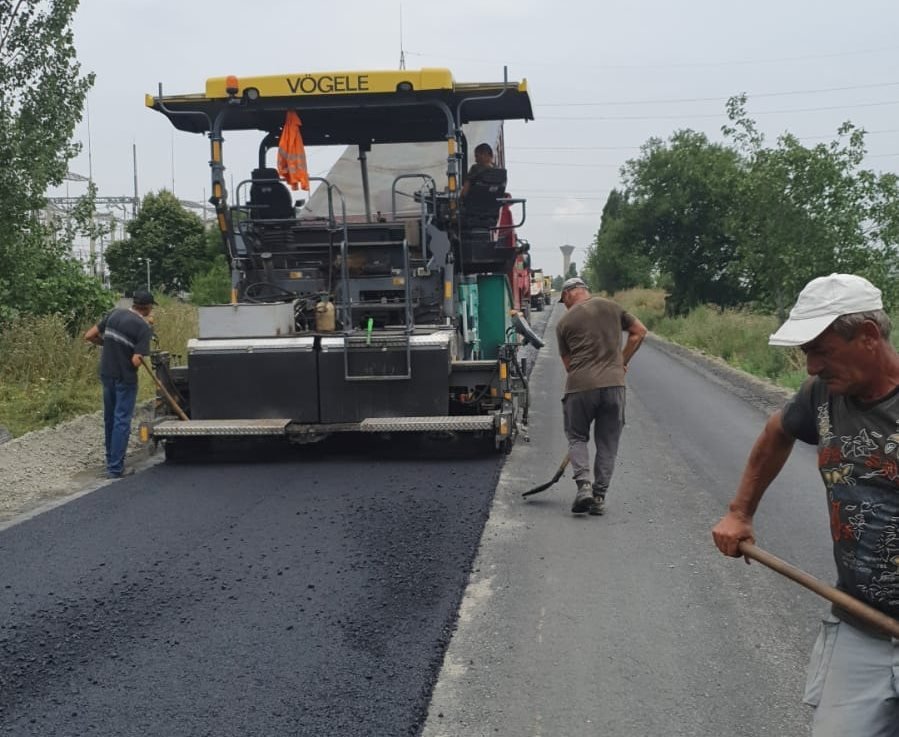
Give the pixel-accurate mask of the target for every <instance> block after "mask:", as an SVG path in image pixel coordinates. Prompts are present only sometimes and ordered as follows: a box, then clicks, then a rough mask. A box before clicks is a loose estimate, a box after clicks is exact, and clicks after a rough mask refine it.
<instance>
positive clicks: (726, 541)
mask: <svg viewBox="0 0 899 737" xmlns="http://www.w3.org/2000/svg"><path fill="white" fill-rule="evenodd" d="M782 419H783V415H782V414H781V412H775V413H774V414H773V415H771V417H770V418H768V422H767V423H766V424H765V429H764V430H762V433H761V435H759V436H758V438H757V439H756V441H755V444H754V445H753V446H752V451H751V452H750V453H749V460H748V461H747V462H746V468H744V469H743V476H742V478H741V479H740V485H739V486H738V487H737V494H736V496H735V497H734V499H733V501H732V502H731V503H730V505H729V506H728V511H727V514H725V515H724V517H722V518H721V521H720V522H718V524H717V525H715V527H714V529H713V530H712V537H713V538H714V539H715V545H717V546H718V549H719V550H720V551H721V552H722V553H724V554H725V555H731V556H738V555H739V554H740V550H739V545H740V542H741V541H743V540H748V541H749V542H754V541H755V536H754V535H753V531H752V518H753V516H754V515H755V510H756V509H757V508H758V505H759V502H760V501H761V500H762V496H763V495H764V493H765V491H766V490H767V489H768V487H769V486H770V485H771V482H772V481H774V479H775V478H777V474H779V473H780V471H781V469H782V468H783V467H784V464H785V463H786V462H787V458H789V457H790V452H791V451H792V450H793V443H794V442H795V440H794V439H793V437H792V436H790V435H789V434H787V432H786V431H785V430H784V429H783V422H782Z"/></svg>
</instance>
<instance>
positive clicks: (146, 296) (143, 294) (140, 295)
mask: <svg viewBox="0 0 899 737" xmlns="http://www.w3.org/2000/svg"><path fill="white" fill-rule="evenodd" d="M131 303H132V304H134V305H136V306H138V307H144V306H146V305H155V304H156V300H155V299H153V295H152V294H150V292H148V291H147V290H146V289H135V290H134V296H133V297H132V298H131Z"/></svg>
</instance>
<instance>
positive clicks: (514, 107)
mask: <svg viewBox="0 0 899 737" xmlns="http://www.w3.org/2000/svg"><path fill="white" fill-rule="evenodd" d="M146 104H147V106H148V107H150V108H152V109H154V110H156V111H158V112H160V113H162V114H163V115H165V116H167V117H168V119H169V120H170V121H171V123H172V125H174V126H175V127H176V128H178V129H180V130H182V131H186V132H190V133H194V134H199V135H207V136H208V137H209V139H210V142H211V156H210V166H211V178H212V198H211V202H212V203H213V204H214V205H215V208H216V217H217V222H218V226H219V229H220V231H221V234H222V242H223V248H224V249H225V251H226V254H227V257H228V260H229V262H230V264H231V274H232V299H231V304H227V305H211V306H207V307H201V308H200V315H199V318H200V319H199V337H198V338H196V339H194V340H191V341H190V343H189V345H188V356H187V365H186V366H173V365H170V359H169V356H168V355H167V354H164V353H160V354H156V355H155V356H154V368H155V369H156V372H157V375H158V376H159V377H160V378H161V379H162V381H163V383H164V385H165V387H166V393H168V394H170V395H171V396H172V397H173V399H172V400H170V401H169V400H166V401H163V398H164V395H163V397H161V398H160V402H159V405H158V406H159V407H160V412H159V416H158V417H157V419H156V420H154V421H153V422H152V423H148V424H147V425H145V426H144V427H143V428H142V435H143V437H144V438H145V439H152V440H154V441H156V442H163V443H164V447H165V450H166V454H167V457H178V456H183V455H187V456H192V455H193V454H194V453H195V452H197V451H200V452H202V451H203V450H204V449H205V448H206V447H207V446H208V445H209V444H210V443H211V442H213V441H215V440H216V439H219V438H222V437H228V438H247V437H250V436H252V437H259V436H266V437H269V438H272V437H280V438H286V439H287V440H289V441H291V442H294V443H308V442H316V441H319V440H321V439H323V438H326V437H328V436H330V435H333V434H335V433H347V432H355V433H377V434H378V435H384V434H390V435H392V434H394V433H425V434H429V435H431V436H434V435H437V436H439V437H450V436H452V437H458V436H460V435H461V436H467V437H475V438H481V439H483V440H484V441H486V442H487V443H489V445H490V447H493V448H496V449H500V450H508V449H509V448H510V447H511V444H512V442H513V441H514V439H515V438H516V436H518V435H521V434H524V433H525V432H526V428H527V415H528V386H527V378H526V376H527V371H526V367H525V366H524V365H523V361H522V360H521V359H520V357H519V355H518V353H519V349H520V347H521V344H522V342H523V341H527V342H530V343H532V344H533V345H535V346H536V347H540V346H541V345H542V342H541V341H540V339H539V337H537V336H536V335H535V334H534V333H533V331H532V330H531V329H530V327H529V325H528V324H527V322H526V320H524V319H523V318H522V316H521V315H520V314H519V313H518V311H516V310H515V307H516V305H518V304H522V306H523V307H525V308H526V307H527V305H528V302H529V290H530V279H529V276H528V277H526V281H524V280H523V279H521V277H520V275H517V273H516V271H521V269H522V267H524V266H526V265H527V253H526V248H524V247H523V246H522V244H521V243H519V241H518V239H517V238H516V236H515V229H516V228H517V227H518V226H520V225H521V224H522V223H523V222H524V220H525V214H526V213H525V200H523V199H512V198H510V197H508V196H507V195H506V171H505V169H504V168H503V162H504V156H505V150H504V149H505V146H504V138H503V121H504V120H510V119H517V120H530V119H532V118H533V113H532V110H531V102H530V97H529V95H528V89H527V83H526V82H524V81H522V82H510V81H508V79H504V80H503V81H502V82H496V83H487V84H460V83H457V82H455V81H454V80H453V77H452V75H451V73H450V72H449V70H447V69H422V70H418V71H413V70H400V71H372V72H339V73H313V74H300V75H297V74H288V75H274V76H266V77H253V78H241V79H238V78H236V77H224V78H213V79H209V80H207V82H206V87H205V90H204V91H203V92H200V93H196V94H185V95H164V94H163V92H162V88H161V85H160V89H159V94H158V95H157V96H150V95H148V96H147V100H146ZM233 130H256V131H259V132H260V142H259V147H258V155H257V157H256V161H254V162H250V163H249V165H248V166H246V171H247V172H248V174H249V176H247V178H246V179H244V180H243V181H241V182H240V183H239V184H238V185H237V187H236V188H235V191H234V192H228V191H227V190H226V187H225V178H224V169H225V166H224V157H223V142H224V134H225V132H226V131H233ZM480 142H489V143H490V144H491V146H492V147H493V149H494V151H495V153H496V163H497V166H496V167H495V168H488V169H486V170H484V171H482V172H480V173H479V174H478V175H477V176H472V177H471V178H467V176H466V172H467V171H468V165H469V164H470V163H471V161H472V158H473V157H472V153H473V149H474V147H475V145H476V144H477V143H480ZM317 146H345V147H346V151H345V152H344V154H343V156H341V158H340V159H339V160H338V161H337V163H336V164H335V165H334V167H333V168H332V170H331V171H330V173H329V174H328V176H327V177H325V178H318V177H310V176H309V175H308V168H307V165H306V157H307V152H308V151H310V150H314V148H315V147H317ZM273 164H277V166H275V165H273ZM310 182H311V183H312V185H317V186H316V188H315V189H314V191H312V193H311V196H309V197H308V198H307V197H306V196H303V197H302V198H301V199H299V200H295V199H294V194H293V193H292V191H291V189H288V186H287V183H289V184H290V185H291V186H292V187H293V190H294V191H297V190H298V189H299V188H301V187H302V189H307V188H310V187H311V186H312V185H311V184H310ZM463 193H464V194H463ZM513 209H514V215H513V214H512V213H513ZM519 282H520V283H522V284H523V289H524V291H523V292H521V293H520V294H522V295H523V299H524V301H523V303H520V302H519V300H518V299H517V298H516V294H515V292H514V288H513V285H514V284H517V283H519ZM167 404H168V405H173V404H177V405H178V406H179V408H182V409H183V411H184V413H185V414H184V416H187V417H189V419H188V420H184V419H174V415H173V414H172V412H171V411H170V410H168V409H167V407H166V405H167Z"/></svg>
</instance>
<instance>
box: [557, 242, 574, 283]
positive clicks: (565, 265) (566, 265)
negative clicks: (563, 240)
mask: <svg viewBox="0 0 899 737" xmlns="http://www.w3.org/2000/svg"><path fill="white" fill-rule="evenodd" d="M559 250H560V251H561V252H562V279H567V278H568V271H569V270H570V269H571V254H572V253H574V246H559Z"/></svg>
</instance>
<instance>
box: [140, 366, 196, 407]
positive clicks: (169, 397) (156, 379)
mask: <svg viewBox="0 0 899 737" xmlns="http://www.w3.org/2000/svg"><path fill="white" fill-rule="evenodd" d="M141 366H143V367H144V368H145V369H147V373H148V374H150V377H151V378H152V379H153V382H154V383H155V384H156V386H157V387H158V388H159V391H161V392H162V396H164V397H165V399H166V401H167V402H168V403H169V405H170V406H171V408H172V409H173V410H175V414H176V415H178V417H179V418H180V419H182V420H189V419H190V418H189V417H188V416H187V415H186V414H185V413H184V410H183V409H181V407H180V406H178V402H176V401H175V398H174V397H173V396H172V395H171V394H169V390H168V389H166V388H165V386H163V383H162V382H161V381H160V380H159V377H157V376H156V374H154V373H153V369H151V368H150V365H149V364H148V363H147V359H146V358H144V359H142V360H141Z"/></svg>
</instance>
